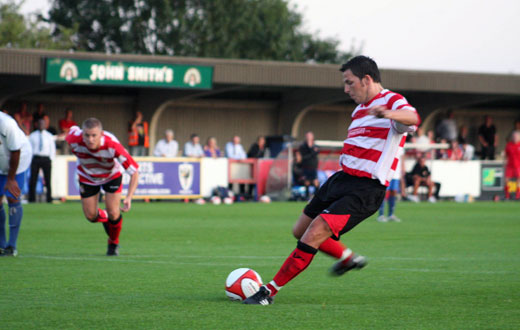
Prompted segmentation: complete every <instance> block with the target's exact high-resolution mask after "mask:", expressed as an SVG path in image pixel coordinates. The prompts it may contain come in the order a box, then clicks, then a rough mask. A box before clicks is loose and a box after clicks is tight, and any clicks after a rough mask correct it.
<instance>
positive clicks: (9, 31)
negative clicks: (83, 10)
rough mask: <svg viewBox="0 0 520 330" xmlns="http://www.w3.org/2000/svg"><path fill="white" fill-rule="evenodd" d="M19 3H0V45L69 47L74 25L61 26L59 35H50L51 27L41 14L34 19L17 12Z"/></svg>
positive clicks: (13, 46) (71, 43) (15, 46)
mask: <svg viewBox="0 0 520 330" xmlns="http://www.w3.org/2000/svg"><path fill="white" fill-rule="evenodd" d="M20 6H21V3H16V2H14V1H8V2H6V3H4V4H0V47H11V48H44V49H71V48H72V47H73V45H74V43H73V41H72V36H73V35H74V34H75V33H76V26H75V25H74V24H72V25H71V27H70V28H65V27H61V30H62V34H61V35H60V36H59V37H53V36H52V35H51V29H50V28H49V27H48V24H45V22H44V21H43V19H42V18H41V16H36V17H35V18H34V19H29V18H26V17H24V16H23V15H22V14H20V13H19V11H20Z"/></svg>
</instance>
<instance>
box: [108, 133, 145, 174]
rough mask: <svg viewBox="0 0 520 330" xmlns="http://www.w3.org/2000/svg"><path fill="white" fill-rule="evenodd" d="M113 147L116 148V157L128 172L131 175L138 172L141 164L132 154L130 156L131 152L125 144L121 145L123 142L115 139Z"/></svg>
mask: <svg viewBox="0 0 520 330" xmlns="http://www.w3.org/2000/svg"><path fill="white" fill-rule="evenodd" d="M112 147H113V148H114V150H115V154H114V157H115V158H117V160H118V161H119V163H121V165H123V167H124V168H125V170H126V172H127V173H128V174H130V175H132V174H134V173H135V172H137V170H138V169H139V164H137V162H136V161H135V160H134V159H133V158H132V156H130V154H129V153H128V151H126V149H125V148H124V147H123V145H121V143H119V142H115V141H114V142H113V146H112Z"/></svg>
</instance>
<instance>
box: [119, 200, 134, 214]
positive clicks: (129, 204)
mask: <svg viewBox="0 0 520 330" xmlns="http://www.w3.org/2000/svg"><path fill="white" fill-rule="evenodd" d="M131 208H132V200H131V199H128V198H125V199H124V200H123V206H122V207H121V211H122V212H128V211H130V209H131Z"/></svg>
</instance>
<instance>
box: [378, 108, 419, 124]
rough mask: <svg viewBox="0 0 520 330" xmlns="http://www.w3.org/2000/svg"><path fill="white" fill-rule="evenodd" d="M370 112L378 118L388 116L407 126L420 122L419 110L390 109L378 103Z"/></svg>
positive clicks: (387, 117)
mask: <svg viewBox="0 0 520 330" xmlns="http://www.w3.org/2000/svg"><path fill="white" fill-rule="evenodd" d="M369 114H371V115H374V116H376V117H378V118H386V119H390V120H393V121H395V122H398V123H401V124H403V125H406V126H413V125H417V124H419V116H418V115H417V112H415V111H413V110H409V109H399V110H390V109H388V108H387V107H385V106H383V105H378V106H375V107H373V108H371V109H370V111H369Z"/></svg>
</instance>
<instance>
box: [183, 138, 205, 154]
mask: <svg viewBox="0 0 520 330" xmlns="http://www.w3.org/2000/svg"><path fill="white" fill-rule="evenodd" d="M184 156H186V157H202V156H204V150H203V149H202V146H201V145H200V143H197V144H193V142H191V141H188V142H186V144H184Z"/></svg>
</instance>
